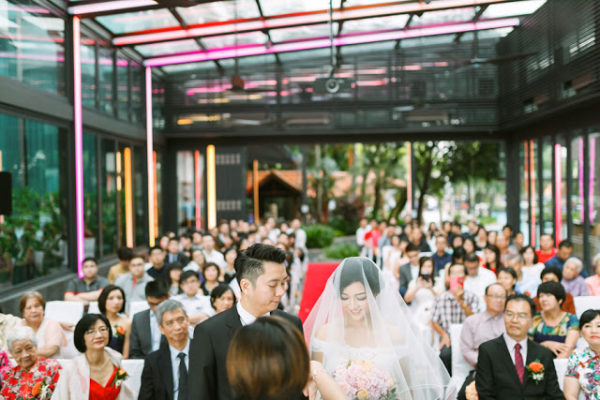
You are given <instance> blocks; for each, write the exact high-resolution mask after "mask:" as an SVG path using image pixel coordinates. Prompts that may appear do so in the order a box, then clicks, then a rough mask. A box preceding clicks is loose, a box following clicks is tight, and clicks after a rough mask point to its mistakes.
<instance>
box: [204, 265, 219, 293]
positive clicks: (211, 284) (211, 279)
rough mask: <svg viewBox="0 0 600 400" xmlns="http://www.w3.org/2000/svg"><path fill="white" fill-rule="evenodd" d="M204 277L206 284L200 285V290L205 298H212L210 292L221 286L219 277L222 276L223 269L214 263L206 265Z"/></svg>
mask: <svg viewBox="0 0 600 400" xmlns="http://www.w3.org/2000/svg"><path fill="white" fill-rule="evenodd" d="M202 274H203V275H204V282H202V284H201V285H200V289H201V290H202V293H204V295H205V296H210V292H212V290H213V289H214V288H216V287H217V286H219V277H220V276H221V268H219V266H218V265H217V264H215V263H214V262H208V263H206V264H204V269H203V270H202Z"/></svg>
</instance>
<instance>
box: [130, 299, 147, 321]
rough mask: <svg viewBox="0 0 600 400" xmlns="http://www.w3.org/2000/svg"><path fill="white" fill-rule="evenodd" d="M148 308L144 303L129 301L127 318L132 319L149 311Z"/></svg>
mask: <svg viewBox="0 0 600 400" xmlns="http://www.w3.org/2000/svg"><path fill="white" fill-rule="evenodd" d="M149 308H150V306H149V305H148V303H147V302H145V301H130V302H129V318H133V316H134V315H135V314H136V313H139V312H140V311H144V310H147V309H149Z"/></svg>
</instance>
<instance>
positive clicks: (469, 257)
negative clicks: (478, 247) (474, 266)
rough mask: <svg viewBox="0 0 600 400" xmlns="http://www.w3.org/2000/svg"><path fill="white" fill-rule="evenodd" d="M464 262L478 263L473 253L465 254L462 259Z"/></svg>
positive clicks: (477, 258)
mask: <svg viewBox="0 0 600 400" xmlns="http://www.w3.org/2000/svg"><path fill="white" fill-rule="evenodd" d="M464 260H465V262H476V263H479V257H477V254H475V253H467V254H466V255H465V258H464Z"/></svg>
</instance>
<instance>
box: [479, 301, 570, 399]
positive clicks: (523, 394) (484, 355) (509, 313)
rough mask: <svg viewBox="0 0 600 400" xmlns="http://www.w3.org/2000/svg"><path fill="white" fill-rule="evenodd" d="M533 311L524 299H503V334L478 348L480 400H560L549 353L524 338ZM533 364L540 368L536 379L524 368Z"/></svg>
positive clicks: (560, 392) (529, 325)
mask: <svg viewBox="0 0 600 400" xmlns="http://www.w3.org/2000/svg"><path fill="white" fill-rule="evenodd" d="M534 312H535V303H534V302H533V301H532V300H531V299H530V298H529V297H528V296H525V295H520V294H517V295H512V296H509V297H508V299H506V305H505V307H504V325H505V328H506V332H505V333H504V334H502V336H500V337H498V338H496V339H492V340H490V341H487V342H485V343H483V344H482V345H481V346H479V356H478V358H477V372H476V376H475V385H476V388H477V393H478V394H479V399H480V400H489V399H499V400H517V399H544V400H547V399H564V396H563V393H562V391H561V390H560V387H559V386H558V380H557V378H556V370H555V369H554V360H553V357H552V353H551V352H550V351H549V350H548V349H546V348H545V347H542V346H541V345H539V344H537V343H535V342H534V341H532V340H528V339H527V331H528V330H529V328H530V327H531V326H532V324H533V319H532V318H533V313H534ZM534 361H539V362H540V363H541V364H543V366H544V369H543V374H542V376H541V377H539V378H537V377H535V376H533V375H534V374H533V373H532V372H530V371H528V369H527V367H528V366H529V365H530V364H531V363H532V362H534Z"/></svg>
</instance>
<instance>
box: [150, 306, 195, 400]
mask: <svg viewBox="0 0 600 400" xmlns="http://www.w3.org/2000/svg"><path fill="white" fill-rule="evenodd" d="M156 319H157V320H158V324H159V327H160V331H161V332H162V334H163V335H164V336H165V338H166V339H167V343H168V346H161V347H160V349H158V350H157V351H154V352H152V353H150V354H148V356H147V357H146V360H145V361H144V370H143V371H142V384H141V386H140V395H139V397H138V399H139V400H144V399H148V400H162V399H164V400H171V399H184V398H185V396H186V393H187V382H188V370H189V360H190V336H189V330H188V328H189V325H190V319H189V318H188V316H187V314H186V313H185V309H184V308H183V304H181V303H180V302H178V301H177V300H166V301H163V302H162V303H160V305H159V306H158V307H157V308H156ZM191 378H192V379H193V377H191Z"/></svg>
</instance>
